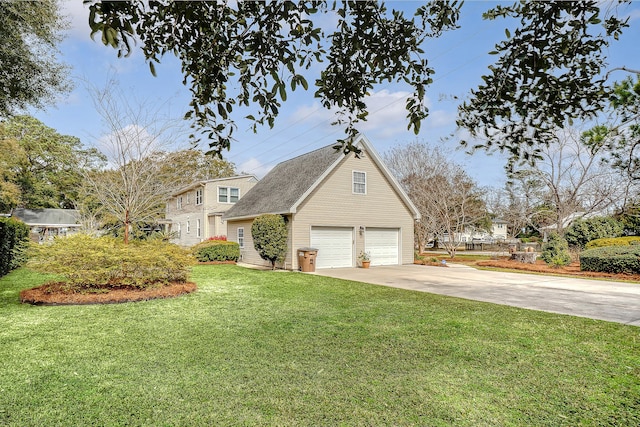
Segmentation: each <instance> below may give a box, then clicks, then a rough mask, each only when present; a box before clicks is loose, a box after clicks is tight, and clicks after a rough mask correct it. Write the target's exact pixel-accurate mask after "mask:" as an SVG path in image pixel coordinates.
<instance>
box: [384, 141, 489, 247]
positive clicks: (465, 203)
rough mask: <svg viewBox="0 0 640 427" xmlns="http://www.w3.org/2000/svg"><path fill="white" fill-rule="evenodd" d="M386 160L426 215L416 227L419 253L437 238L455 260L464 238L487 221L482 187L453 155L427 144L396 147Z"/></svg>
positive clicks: (421, 211)
mask: <svg viewBox="0 0 640 427" xmlns="http://www.w3.org/2000/svg"><path fill="white" fill-rule="evenodd" d="M385 161H386V164H387V165H388V167H389V168H390V169H391V170H392V172H393V173H394V174H395V175H396V176H397V178H398V180H399V181H400V183H401V184H402V185H403V186H404V188H405V190H406V191H407V193H408V195H409V197H410V198H411V200H412V201H413V203H414V204H415V205H416V207H417V208H418V210H419V211H420V213H421V215H422V220H421V222H420V223H419V224H418V225H417V226H416V242H417V244H418V248H419V250H420V251H422V250H423V249H424V244H425V243H426V242H427V241H428V240H431V239H435V240H437V242H438V243H439V244H440V245H442V246H443V247H444V248H445V250H446V251H447V252H448V253H449V255H450V256H451V257H454V256H455V253H456V250H457V248H458V247H459V245H460V243H461V240H460V235H461V234H462V233H464V232H466V231H469V230H470V229H472V228H476V227H479V226H480V224H481V223H482V220H483V219H485V218H486V213H487V212H486V208H485V204H484V202H483V201H482V198H481V190H480V188H479V187H478V185H477V184H476V183H475V182H474V181H473V180H472V179H471V178H470V177H469V176H468V175H467V173H466V172H465V171H464V169H463V168H462V166H460V165H458V164H456V163H454V162H453V160H451V153H450V152H447V151H445V150H443V149H442V148H439V147H432V146H429V145H428V144H427V143H424V142H414V143H412V144H408V145H405V146H402V147H396V148H394V149H392V150H391V151H390V152H388V153H387V154H386V156H385Z"/></svg>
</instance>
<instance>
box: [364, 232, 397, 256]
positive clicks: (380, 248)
mask: <svg viewBox="0 0 640 427" xmlns="http://www.w3.org/2000/svg"><path fill="white" fill-rule="evenodd" d="M399 236H400V230H399V229H397V228H368V227H367V229H366V232H365V250H366V251H367V252H369V255H371V265H397V264H399V263H400V255H399V254H400V238H399Z"/></svg>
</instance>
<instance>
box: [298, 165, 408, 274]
mask: <svg viewBox="0 0 640 427" xmlns="http://www.w3.org/2000/svg"><path fill="white" fill-rule="evenodd" d="M353 171H358V172H365V173H366V180H367V188H366V194H364V195H363V194H354V193H353V189H352V187H353V185H352V172H353ZM413 224H414V219H413V215H412V213H411V211H410V209H409V207H408V206H406V205H405V204H404V202H403V201H402V199H401V198H400V197H399V196H398V194H397V193H396V191H395V190H394V189H393V187H392V186H391V184H390V183H389V181H388V180H387V179H386V178H385V177H384V175H383V173H382V171H381V170H380V169H379V168H378V167H377V166H376V164H375V163H374V162H373V161H372V160H371V159H370V158H369V157H367V156H366V153H365V155H364V157H363V158H360V159H357V158H355V156H353V155H350V156H348V157H347V158H346V159H345V160H344V161H343V162H342V163H341V164H340V165H338V167H337V168H335V169H334V170H333V172H332V173H331V174H330V175H329V176H327V177H326V178H325V180H324V181H323V183H322V184H321V185H320V186H318V187H317V188H316V189H315V190H314V192H313V193H312V194H311V195H310V196H309V197H307V199H306V200H305V202H303V203H302V204H301V205H300V206H298V211H297V213H296V214H295V219H294V222H293V229H292V232H293V233H294V235H295V243H296V248H293V249H297V248H299V247H305V246H309V244H310V236H311V227H312V226H334V227H354V229H355V230H356V233H355V236H356V237H355V250H354V260H353V265H354V266H355V265H357V259H356V258H357V255H358V254H359V253H360V251H363V250H364V247H365V239H366V231H364V233H360V231H359V229H360V227H361V226H362V227H365V230H366V227H380V228H397V229H399V230H400V246H401V249H400V259H399V262H400V263H401V264H410V263H412V262H413ZM293 267H294V268H297V267H298V266H297V260H295V259H294V266H293Z"/></svg>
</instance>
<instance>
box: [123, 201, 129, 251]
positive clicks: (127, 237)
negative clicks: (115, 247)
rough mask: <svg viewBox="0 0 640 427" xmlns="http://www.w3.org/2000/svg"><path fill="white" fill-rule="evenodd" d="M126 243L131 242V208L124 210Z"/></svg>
mask: <svg viewBox="0 0 640 427" xmlns="http://www.w3.org/2000/svg"><path fill="white" fill-rule="evenodd" d="M124 244H125V245H128V244H129V209H127V210H125V212H124Z"/></svg>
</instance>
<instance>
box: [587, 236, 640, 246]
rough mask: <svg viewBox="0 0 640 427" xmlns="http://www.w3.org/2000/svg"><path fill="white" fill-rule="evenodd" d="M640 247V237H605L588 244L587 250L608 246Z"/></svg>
mask: <svg viewBox="0 0 640 427" xmlns="http://www.w3.org/2000/svg"><path fill="white" fill-rule="evenodd" d="M629 245H640V236H627V237H605V238H602V239H595V240H592V241H590V242H589V243H587V244H586V246H585V249H594V248H604V247H606V246H629Z"/></svg>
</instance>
